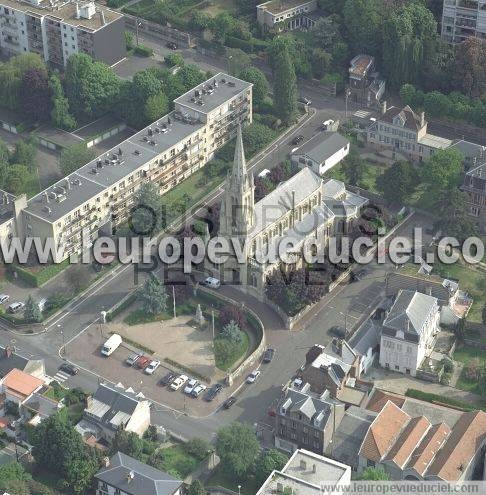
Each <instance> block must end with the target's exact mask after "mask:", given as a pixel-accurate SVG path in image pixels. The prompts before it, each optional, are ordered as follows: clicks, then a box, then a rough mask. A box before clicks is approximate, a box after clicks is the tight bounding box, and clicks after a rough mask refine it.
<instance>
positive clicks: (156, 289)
mask: <svg viewBox="0 0 486 495" xmlns="http://www.w3.org/2000/svg"><path fill="white" fill-rule="evenodd" d="M139 298H140V300H141V301H142V307H143V310H144V312H146V313H148V314H149V315H157V314H160V313H162V312H163V311H165V310H166V309H167V298H168V295H167V292H166V290H165V286H164V284H163V283H162V282H161V281H160V280H159V279H158V278H157V277H156V276H155V275H153V274H150V276H149V277H148V278H147V280H146V281H145V283H144V284H143V287H142V288H141V289H140V293H139Z"/></svg>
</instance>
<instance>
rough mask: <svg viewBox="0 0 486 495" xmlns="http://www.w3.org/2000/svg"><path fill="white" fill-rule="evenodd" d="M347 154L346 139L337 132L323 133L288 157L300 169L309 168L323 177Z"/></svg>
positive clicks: (347, 143) (347, 144)
mask: <svg viewBox="0 0 486 495" xmlns="http://www.w3.org/2000/svg"><path fill="white" fill-rule="evenodd" d="M348 154H349V140H348V139H346V138H345V137H344V136H341V134H339V133H338V132H324V133H319V134H317V135H316V136H314V137H313V138H312V139H310V140H309V141H308V142H307V143H305V144H304V145H302V146H301V147H300V148H297V149H296V150H294V151H292V154H291V155H290V157H291V159H292V161H293V162H294V163H296V164H297V165H298V166H299V167H300V168H304V167H310V168H311V169H312V171H313V172H315V173H316V174H319V175H323V174H325V173H326V172H327V171H329V170H331V168H333V167H334V166H336V165H337V164H338V163H339V162H340V161H341V160H343V159H344V158H346V156H348Z"/></svg>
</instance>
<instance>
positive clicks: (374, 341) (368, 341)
mask: <svg viewBox="0 0 486 495" xmlns="http://www.w3.org/2000/svg"><path fill="white" fill-rule="evenodd" d="M381 330H382V326H381V324H380V323H379V322H377V321H374V320H372V319H371V318H367V319H366V320H365V321H364V322H363V324H362V325H361V326H360V327H359V328H358V330H357V331H356V332H355V333H354V334H353V337H352V338H351V340H350V342H349V344H350V345H351V347H352V348H353V349H354V350H355V351H356V352H357V353H358V354H361V355H365V354H366V353H367V352H368V349H375V348H376V347H377V346H378V344H379V343H380V337H381Z"/></svg>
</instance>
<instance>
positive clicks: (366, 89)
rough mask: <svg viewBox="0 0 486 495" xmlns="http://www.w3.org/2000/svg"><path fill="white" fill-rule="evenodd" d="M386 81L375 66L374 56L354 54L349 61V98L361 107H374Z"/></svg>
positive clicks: (377, 103)
mask: <svg viewBox="0 0 486 495" xmlns="http://www.w3.org/2000/svg"><path fill="white" fill-rule="evenodd" d="M385 86H386V82H385V80H384V79H383V78H382V77H381V76H380V73H379V72H378V71H377V70H376V67H375V57H372V56H371V55H364V54H362V55H356V57H354V58H353V60H351V62H350V63H349V84H348V91H349V99H350V100H351V101H353V102H354V103H356V104H358V105H360V106H363V107H376V106H378V105H379V103H380V100H381V97H382V96H383V93H384V92H385Z"/></svg>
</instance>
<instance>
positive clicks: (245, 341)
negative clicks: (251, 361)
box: [216, 332, 250, 371]
mask: <svg viewBox="0 0 486 495" xmlns="http://www.w3.org/2000/svg"><path fill="white" fill-rule="evenodd" d="M242 335H243V338H242V339H241V342H240V344H239V346H238V352H235V353H234V355H233V356H231V359H228V360H226V361H222V360H220V359H216V367H217V368H219V369H220V370H222V371H228V370H230V369H231V368H232V367H233V365H234V364H235V363H236V362H237V361H238V360H239V359H240V358H241V357H243V356H246V354H247V353H248V348H249V347H250V338H249V337H248V334H247V333H246V332H243V333H242Z"/></svg>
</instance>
